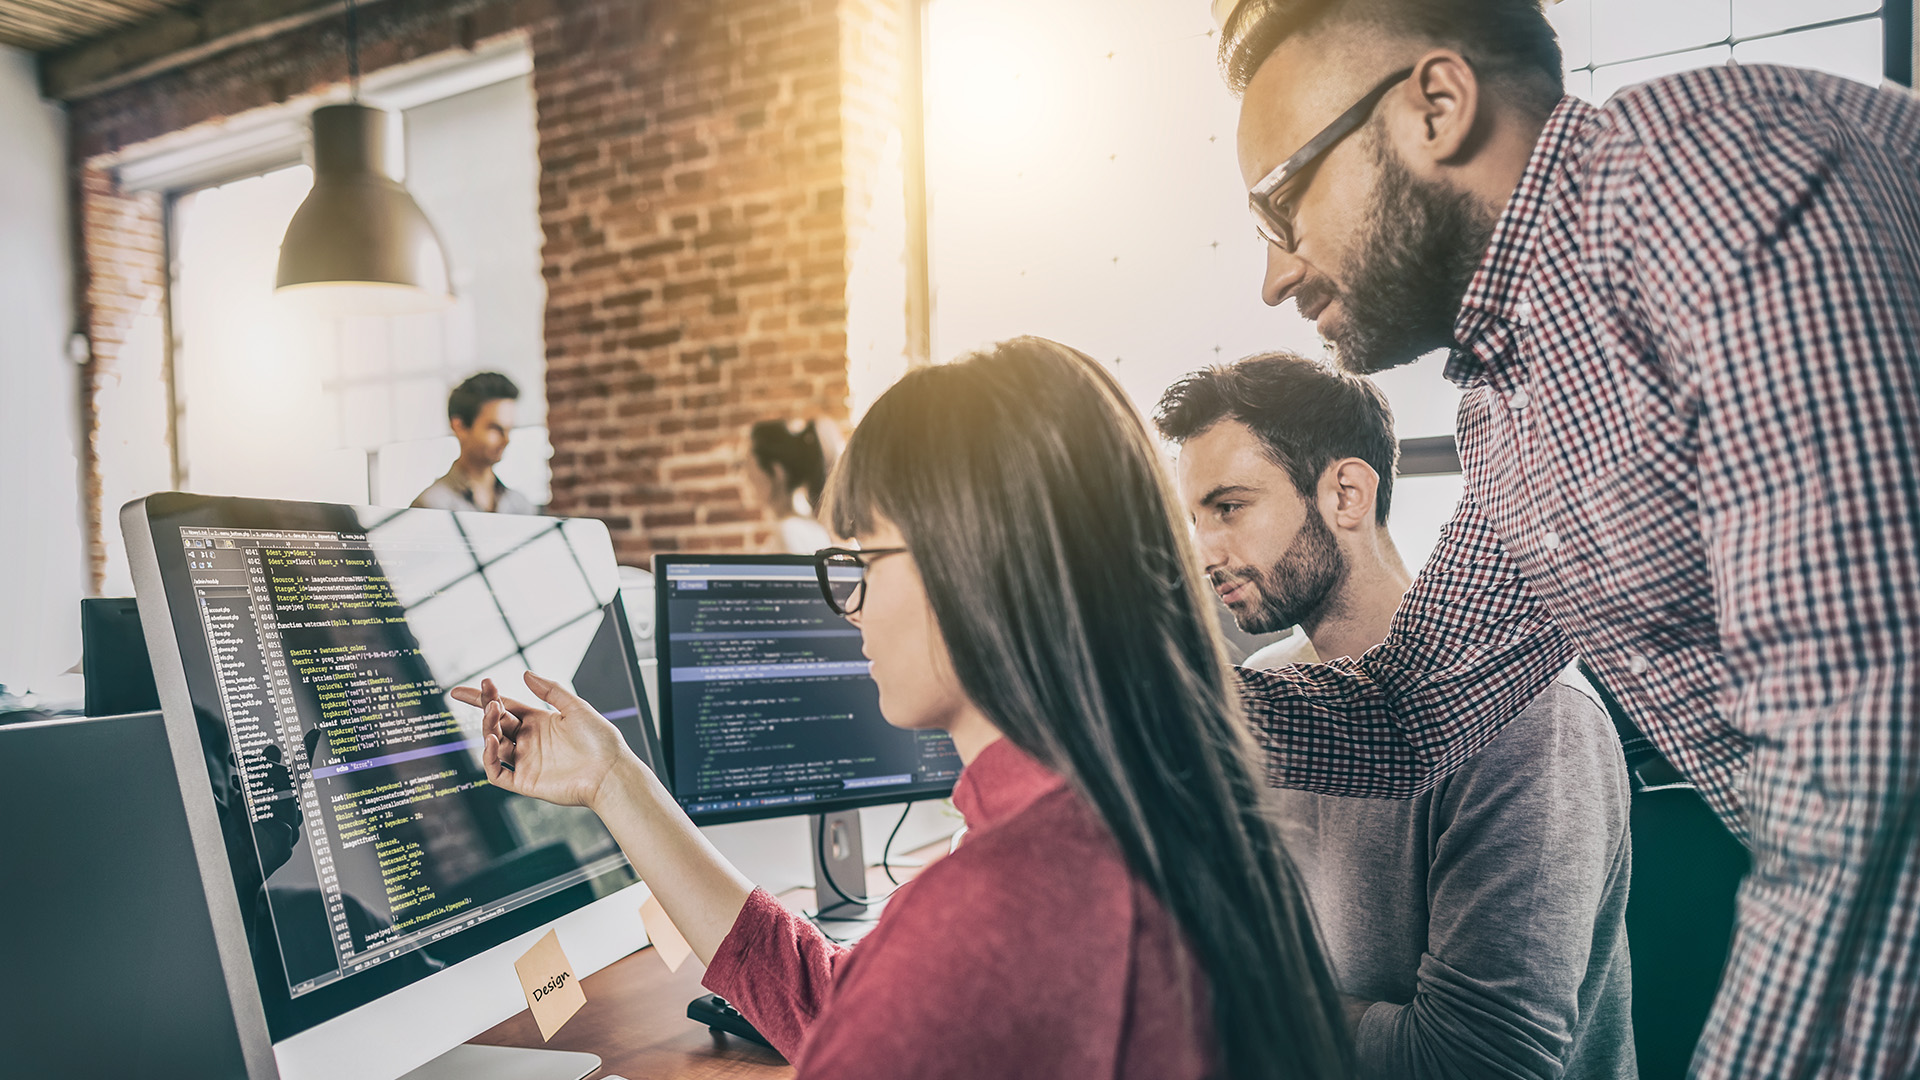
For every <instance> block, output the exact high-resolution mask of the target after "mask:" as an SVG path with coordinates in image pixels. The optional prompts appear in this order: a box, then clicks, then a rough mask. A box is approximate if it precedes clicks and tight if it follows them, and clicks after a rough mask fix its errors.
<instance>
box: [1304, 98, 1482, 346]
mask: <svg viewBox="0 0 1920 1080" xmlns="http://www.w3.org/2000/svg"><path fill="white" fill-rule="evenodd" d="M1367 138H1368V142H1369V143H1370V144H1371V145H1372V147H1373V158H1374V164H1375V167H1376V170H1377V179H1376V185H1377V186H1376V190H1375V196H1376V198H1375V202H1374V204H1373V207H1372V208H1371V210H1370V211H1369V212H1368V214H1367V223H1366V226H1365V228H1364V229H1363V230H1362V231H1361V235H1360V243H1359V248H1358V259H1357V261H1356V263H1355V265H1354V268H1353V270H1352V272H1351V273H1349V274H1348V278H1347V283H1346V287H1345V288H1344V289H1342V290H1340V294H1339V295H1340V300H1341V304H1342V306H1343V307H1344V308H1345V309H1346V310H1345V315H1346V318H1345V319H1343V320H1342V322H1341V325H1339V326H1338V327H1337V328H1335V330H1334V332H1333V334H1332V335H1330V336H1329V338H1328V344H1329V345H1331V346H1332V347H1333V355H1334V360H1335V362H1336V363H1338V364H1339V365H1340V366H1341V367H1342V368H1345V369H1346V370H1348V371H1351V372H1354V373H1355V374H1359V375H1369V374H1372V373H1373V372H1376V371H1385V370H1387V369H1388V368H1393V367H1399V366H1400V365H1402V364H1406V363H1411V362H1412V361H1414V360H1416V359H1418V358H1419V357H1420V356H1422V355H1424V354H1426V353H1429V352H1432V351H1433V350H1435V349H1445V348H1451V347H1452V346H1453V344H1454V338H1453V324H1454V320H1455V318H1456V317H1457V316H1458V315H1459V313H1460V301H1461V300H1462V299H1463V298H1464V297H1465V296H1466V295H1467V286H1468V285H1470V284H1471V283H1472V282H1473V275H1474V272H1475V271H1477V270H1478V269H1479V268H1480V260H1481V259H1482V258H1483V257H1484V256H1485V255H1486V251H1487V245H1488V243H1489V242H1491V241H1492V239H1493V226H1494V219H1493V216H1492V215H1491V214H1489V213H1487V211H1486V209H1485V208H1484V207H1482V206H1481V205H1479V204H1478V203H1476V202H1475V201H1474V200H1473V197H1472V196H1470V195H1468V194H1467V193H1465V192H1463V191H1456V190H1454V189H1452V188H1449V187H1446V186H1445V185H1442V184H1438V183H1434V182H1432V181H1427V180H1421V179H1419V178H1417V177H1415V176H1414V175H1413V174H1412V173H1411V172H1409V171H1407V167H1406V165H1405V164H1403V163H1402V162H1401V161H1400V159H1399V158H1398V157H1396V156H1394V154H1393V151H1392V150H1391V149H1390V148H1389V147H1388V146H1387V144H1386V140H1385V139H1384V138H1383V137H1382V136H1381V133H1380V129H1379V128H1378V127H1373V128H1369V129H1368V136H1367Z"/></svg>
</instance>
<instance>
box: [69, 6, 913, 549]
mask: <svg viewBox="0 0 1920 1080" xmlns="http://www.w3.org/2000/svg"><path fill="white" fill-rule="evenodd" d="M902 2H907V0H654V2H635V0H567V2H561V0H438V2H436V0H389V2H386V3H382V4H378V5H373V6H371V7H369V8H367V9H366V10H365V11H363V12H362V21H361V41H362V50H361V58H362V67H363V69H365V70H368V71H373V70H377V69H379V68H381V67H384V66H387V65H390V64H395V63H400V62H404V61H407V60H411V59H416V58H419V57H423V56H428V55H432V54H434V53H438V52H444V51H446V50H448V49H452V48H459V47H462V46H467V47H471V46H472V45H473V44H474V43H476V42H478V41H482V40H486V39H488V38H492V37H497V36H499V35H501V34H504V33H511V32H519V33H524V34H525V35H526V36H527V40H528V42H529V44H530V46H531V49H532V52H533V59H534V76H533V79H534V93H535V100H536V107H537V110H538V114H539V140H540V166H541V182H540V218H541V224H542V227H543V230H544V233H545V245H544V248H543V273H544V275H545V279H546V284H547V307H546V344H547V364H548V370H547V401H548V426H549V431H550V436H551V439H552V442H553V446H554V457H553V502H552V509H553V511H554V512H555V513H560V514H572V515H585V516H593V517H598V518H601V519H603V520H605V521H606V522H607V523H608V525H609V526H610V527H611V528H612V530H613V533H614V538H615V546H616V549H617V552H618V554H619V556H620V558H621V561H623V562H631V563H638V564H642V565H644V562H645V559H646V558H647V556H648V555H649V554H651V553H652V552H653V551H662V550H717V551H724V550H739V549H746V548H750V547H752V548H758V547H767V546H770V545H771V543H772V540H773V521H772V519H771V517H770V516H769V515H768V514H767V513H766V512H765V511H764V510H762V509H760V508H759V507H755V506H750V505H748V504H747V503H746V502H745V501H744V499H743V492H742V485H741V483H740V475H739V472H738V469H739V463H740V462H741V460H742V458H743V457H744V455H745V451H746V438H745V435H746V429H747V427H748V426H749V425H750V424H751V423H752V422H753V421H755V420H761V419H767V418H774V417H790V416H827V417H831V418H834V419H837V420H844V419H845V417H846V415H847V395H848V392H847V358H846V352H847V333H846V312H847V297H846V293H847V228H848V205H849V201H850V195H849V191H848V184H847V176H848V172H847V170H848V167H849V165H848V163H849V161H852V162H854V163H855V164H854V168H855V170H856V172H857V173H858V172H860V170H861V169H862V166H861V165H860V163H861V162H867V161H870V160H871V159H872V158H873V157H874V156H875V155H876V154H877V151H875V150H874V148H873V146H872V145H871V143H872V141H873V140H874V139H884V138H885V130H884V129H885V121H884V117H882V116H881V113H883V112H884V106H873V108H869V106H870V105H871V104H872V102H873V101H874V100H877V99H875V97H874V94H875V91H874V88H873V87H874V84H875V80H876V79H879V80H884V79H885V78H886V77H888V76H887V74H886V72H887V71H889V70H897V68H889V67H888V64H889V63H890V61H888V60H887V59H886V57H885V52H886V48H887V43H888V42H890V41H895V40H897V35H898V23H899V19H898V17H897V12H896V11H895V8H894V5H896V4H897V3H902ZM890 12H892V13H893V14H889V13H890ZM849 20H856V21H857V24H855V23H850V22H849ZM341 33H342V26H341V25H340V24H339V23H338V22H337V21H336V22H331V23H322V24H318V25H315V26H311V27H307V28H304V29H302V30H300V31H298V32H295V33H292V34H285V35H281V36H279V37H276V38H272V39H269V40H267V41H264V42H259V43H256V44H253V45H249V46H247V47H245V48H242V49H237V50H233V51H230V52H227V53H223V54H219V55H216V56H213V57H210V58H208V59H206V60H204V61H201V62H199V63H196V64H194V65H191V66H189V67H187V68H183V69H180V70H178V71H173V72H169V73H165V74H163V75H160V76H156V77H155V78H152V79H149V80H147V81H145V82H142V83H138V84H135V85H133V86H129V87H125V88H122V89H120V90H116V91H114V92H111V93H108V94H103V95H100V96H98V97H95V98H91V99H88V100H85V101H82V102H77V103H75V104H74V105H73V107H72V108H71V110H70V113H69V117H70V122H71V124H72V146H73V153H74V161H75V170H76V175H78V176H82V177H91V179H90V180H88V181H87V182H88V183H90V184H93V185H94V186H96V187H98V188H99V189H100V190H99V191H98V193H97V196H96V195H94V194H89V196H88V197H89V198H90V199H92V198H97V199H98V200H100V203H99V205H100V206H101V207H106V206H108V205H111V204H113V203H114V202H115V201H118V202H128V201H129V200H128V199H127V198H125V197H123V196H119V195H117V194H116V193H114V192H113V191H112V189H111V183H110V179H109V174H108V173H106V172H102V171H100V168H99V166H100V165H101V164H102V163H103V162H106V161H110V158H109V157H102V156H101V155H110V154H111V153H113V152H114V151H116V150H118V149H120V148H121V147H124V146H127V145H129V144H132V143H134V142H138V141H141V140H144V139H147V138H151V137H154V136H157V135H161V134H165V133H167V132H170V131H174V130H178V129H181V128H185V127H189V126H191V125H193V124H196V123H201V122H204V121H207V120H212V119H218V118H220V117H224V116H228V115H232V114H234V113H238V112H242V111H245V110H247V109H251V108H256V107H260V106H264V105H270V104H273V103H276V102H279V101H284V100H286V99H288V98H290V97H293V96H297V95H300V94H304V93H310V92H313V91H315V90H318V89H322V88H324V87H326V86H328V85H333V84H337V83H339V82H341V81H343V80H344V77H345V64H344V60H343V59H342V57H343V55H344V42H343V39H342V37H341ZM850 43H856V44H857V45H858V48H855V47H853V45H852V44H850ZM876 72H878V73H879V74H875V73H876ZM849 86H853V87H856V88H862V89H859V91H858V93H857V94H854V95H849V94H848V93H847V92H846V89H847V87H849ZM881 96H882V98H883V97H884V95H881ZM850 97H851V99H852V100H853V102H854V104H853V106H851V107H852V108H853V110H854V112H855V113H857V114H859V115H856V116H854V117H853V118H852V119H849V118H848V117H846V116H844V115H843V112H845V111H846V110H847V109H848V108H849V107H850V106H849V105H848V101H849V99H850ZM875 108H877V109H879V110H880V111H879V112H874V111H873V109H875ZM862 110H865V111H864V112H863V111H862ZM868 113H871V114H872V115H867V114H868ZM860 175H865V173H860ZM855 186H856V187H857V186H858V185H857V184H856V185H855ZM852 197H853V198H856V199H859V198H864V197H865V196H864V194H863V193H861V192H857V191H856V192H855V193H854V195H853V196H852ZM142 205H143V206H146V205H147V204H146V203H142ZM863 205H864V204H863ZM857 209H858V208H857V207H856V210H857ZM147 212H148V213H149V214H150V215H151V221H152V222H153V223H157V221H158V217H157V214H158V205H157V203H152V204H151V206H150V207H149V209H148V210H147ZM104 220H105V218H104V217H102V216H100V215H97V214H96V215H88V216H85V217H83V220H82V230H83V237H82V241H81V248H82V255H83V258H82V260H81V263H82V271H81V272H82V275H83V282H82V287H83V290H84V292H85V294H86V295H87V296H88V297H89V298H91V297H93V296H94V294H95V293H96V292H99V293H100V294H101V297H100V299H101V304H100V310H101V311H102V312H105V313H111V312H112V311H114V310H115V308H114V306H113V305H114V303H115V302H116V301H114V300H113V298H112V297H111V296H110V295H108V294H111V293H113V291H114V290H115V289H116V288H117V287H118V286H117V285H116V284H115V283H116V282H123V281H126V280H128V279H127V278H126V277H125V275H124V273H122V272H121V271H120V270H119V269H118V267H119V264H118V263H116V262H115V261H114V255H113V251H112V248H111V244H110V243H109V242H108V239H107V238H106V237H104V236H102V235H99V230H100V228H101V223H102V222H103V221H104ZM109 321H110V320H109ZM89 327H90V330H91V331H92V332H93V333H94V335H95V339H94V351H95V357H96V359H95V363H96V364H98V363H100V362H101V356H102V353H103V350H107V349H110V347H111V346H112V343H113V337H112V327H111V326H110V325H107V324H105V323H101V322H100V321H99V320H97V319H90V321H89ZM95 422H97V418H96V419H95ZM116 509H117V507H107V508H105V512H106V514H107V515H108V516H109V517H110V516H111V514H112V512H113V511H114V510H116ZM101 510H102V508H101V507H100V506H99V505H98V497H97V495H96V496H95V506H94V508H93V511H94V520H95V521H96V523H97V522H99V520H100V514H101ZM108 527H111V526H108ZM97 535H98V534H97V533H96V537H97ZM95 548H96V550H98V549H99V548H100V545H99V543H98V542H97V540H96V543H95Z"/></svg>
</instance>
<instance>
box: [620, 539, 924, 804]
mask: <svg viewBox="0 0 1920 1080" xmlns="http://www.w3.org/2000/svg"><path fill="white" fill-rule="evenodd" d="M854 572H857V571H854ZM654 584H655V590H656V597H657V599H656V603H657V605H658V613H657V615H656V621H655V627H656V636H657V640H658V642H659V661H660V728H661V734H662V743H663V744H664V750H665V758H666V761H667V766H668V770H669V773H670V776H669V780H670V783H671V786H672V788H673V792H674V796H675V798H677V799H678V800H679V802H680V805H681V807H682V808H683V809H685V810H686V812H687V814H688V815H689V816H691V817H692V818H693V819H694V820H695V821H697V822H700V823H701V824H712V823H717V822H724V821H744V820H748V819H751V818H767V817H784V816H787V815H791V814H818V813H826V812H828V811H833V810H842V809H848V808H851V807H857V806H873V805H878V804H881V803H898V802H908V801H911V800H914V799H932V798H941V797H944V796H946V795H947V794H949V793H950V792H951V791H952V790H953V783H954V781H955V780H956V779H957V778H958V777H959V775H960V756H959V754H958V753H956V752H955V751H954V748H953V741H952V740H951V739H949V738H948V737H947V735H946V733H945V732H940V731H908V730H905V729H902V728H896V727H894V726H892V725H891V724H888V723H887V721H886V719H885V718H884V717H882V716H881V715H880V693H879V690H878V688H877V687H875V685H874V682H873V677H872V676H871V675H870V674H869V673H868V667H869V665H868V662H867V659H866V657H865V656H864V655H862V654H861V651H860V631H859V630H857V629H856V628H854V627H853V626H851V625H849V624H848V623H847V621H846V620H845V619H843V618H841V617H840V616H839V615H837V614H835V613H834V611H833V609H832V608H830V607H828V606H827V602H826V598H825V597H824V596H822V595H821V592H820V586H819V583H818V579H817V577H816V576H815V571H814V564H813V559H812V557H810V556H806V555H657V556H655V557H654Z"/></svg>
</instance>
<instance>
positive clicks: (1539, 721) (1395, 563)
mask: <svg viewBox="0 0 1920 1080" xmlns="http://www.w3.org/2000/svg"><path fill="white" fill-rule="evenodd" d="M1155 422H1156V424H1157V425H1158V427H1159V428H1160V433H1161V434H1162V435H1164V436H1166V437H1167V438H1168V439H1171V440H1172V441H1174V442H1175V443H1177V444H1179V447H1180V453H1179V460H1178V464H1177V470H1176V472H1177V476H1178V485H1179V491H1180V499H1181V502H1182V503H1183V504H1184V505H1185V507H1186V510H1187V513H1188V515H1189V516H1190V518H1191V519H1192V521H1193V526H1194V541H1195V542H1194V547H1195V549H1196V553H1197V554H1198V555H1199V557H1200V560H1201V565H1203V566H1204V567H1205V568H1206V571H1207V573H1208V575H1209V577H1211V579H1212V580H1213V582H1214V587H1215V590H1216V591H1217V592H1219V593H1220V594H1221V596H1222V598H1223V599H1224V600H1225V602H1226V604H1227V606H1228V608H1229V609H1230V610H1232V612H1233V614H1234V618H1235V619H1236V621H1238V622H1239V624H1240V628H1241V629H1242V630H1245V631H1247V632H1249V633H1256V634H1268V633H1276V632H1278V631H1281V630H1285V629H1287V628H1288V627H1292V626H1295V625H1296V624H1297V625H1298V626H1300V627H1301V628H1303V629H1304V630H1305V635H1304V636H1300V635H1296V636H1295V637H1294V638H1290V639H1287V640H1285V641H1281V642H1277V643H1275V644H1273V645H1269V646H1268V647H1267V648H1265V649H1262V650H1261V651H1260V652H1259V653H1255V654H1254V655H1253V656H1250V657H1248V658H1247V661H1246V666H1248V667H1269V666H1276V665H1277V664H1279V663H1288V662H1293V663H1317V662H1318V661H1319V659H1320V657H1322V656H1326V657H1335V656H1359V655H1361V654H1362V653H1364V652H1366V651H1367V650H1368V649H1369V648H1371V647H1373V646H1374V645H1377V644H1379V643H1380V642H1381V641H1382V640H1384V639H1385V638H1386V636H1387V627H1388V625H1389V624H1390V623H1391V622H1392V621H1393V613H1394V611H1395V610H1397V609H1398V608H1399V606H1400V600H1401V597H1402V595H1403V594H1404V593H1405V592H1406V591H1407V587H1408V585H1409V584H1410V583H1411V578H1410V576H1409V575H1408V573H1407V568H1406V566H1405V565H1404V564H1403V563H1402V562H1401V561H1400V554H1399V552H1398V551H1396V550H1395V548H1394V544H1393V538H1392V537H1391V536H1389V535H1388V533H1387V512H1388V508H1389V506H1390V505H1391V502H1392V497H1393V469H1394V461H1395V459H1396V458H1397V457H1398V456H1399V444H1398V443H1397V441H1396V440H1395V438H1394V433H1393V414H1392V412H1391V411H1390V410H1389V408H1388V406H1387V402H1386V398H1385V397H1383V396H1382V395H1381V393H1380V391H1379V390H1378V389H1376V388H1375V387H1374V386H1373V384H1371V383H1369V382H1367V381H1366V380H1364V379H1361V378H1358V377H1355V376H1352V375H1345V374H1341V373H1339V372H1336V371H1332V370H1329V369H1327V368H1325V367H1322V366H1320V365H1318V364H1315V363H1314V362H1312V361H1310V360H1307V359H1304V358H1302V357H1299V356H1294V355H1292V354H1288V353H1273V354H1269V355H1265V356H1256V357H1252V358H1250V359H1246V360H1242V361H1240V362H1239V363H1237V364H1234V365H1232V366H1229V367H1215V368H1208V369H1206V370H1203V371H1200V372H1196V373H1195V374H1192V375H1189V376H1187V377H1186V378H1184V379H1182V380H1181V381H1179V382H1177V383H1175V384H1174V385H1173V386H1172V387H1170V388H1169V389H1168V390H1167V392H1166V394H1165V395H1164V396H1162V397H1161V399H1160V405H1159V408H1158V410H1157V413H1156V416H1155ZM1568 677H1569V678H1577V676H1568ZM1275 794H1276V796H1277V797H1278V802H1279V804H1280V807H1281V810H1282V815H1283V820H1284V821H1285V823H1286V826H1287V828H1288V840H1289V850H1290V851H1291V852H1292V854H1293V856H1294V858H1295V860H1296V861H1297V862H1298V863H1299V864H1300V868H1301V874H1302V876H1303V877H1304V878H1305V880H1306V883H1307V893H1308V896H1309V898H1310V899H1311V900H1312V901H1313V907H1314V911H1315V912H1316V913H1317V915H1318V917H1319V922H1320V929H1321V932H1322V934H1323V935H1324V937H1325V939H1326V944H1327V954H1328V959H1329V960H1331V961H1332V963H1333V969H1334V977H1335V980H1336V981H1337V982H1338V983H1339V986H1340V989H1341V992H1342V993H1343V995H1345V997H1346V1001H1347V1017H1348V1022H1349V1023H1350V1024H1352V1025H1353V1033H1354V1043H1355V1049H1356V1053H1357V1056H1358V1059H1359V1070H1358V1076H1360V1077H1362V1078H1365V1080H1374V1078H1378V1080H1389V1078H1414V1080H1428V1078H1440V1077H1449V1078H1456V1077H1457V1078H1460V1080H1469V1078H1479V1077H1528V1078H1534V1077H1537V1078H1541V1080H1551V1078H1554V1077H1566V1078H1567V1080H1633V1078H1634V1077H1636V1076H1637V1075H1638V1072H1637V1070H1636V1068H1635V1060H1634V1043H1633V1018H1632V980H1631V978H1630V961H1629V958H1628V952H1627V934H1626V913H1627V885H1628V877H1629V869H1630V863H1631V856H1630V851H1631V844H1630V840H1629V834H1628V788H1627V769H1626V761H1625V759H1624V758H1623V757H1622V755H1621V750H1620V743H1619V739H1618V737H1617V736H1616V735H1615V733H1614V729H1613V724H1612V722H1611V721H1610V720H1608V719H1607V716H1606V713H1605V712H1604V711H1602V709H1601V708H1600V707H1599V706H1598V705H1597V704H1595V703H1594V702H1593V701H1592V700H1590V699H1589V698H1588V697H1587V696H1586V694H1585V693H1584V692H1583V691H1582V690H1580V689H1576V688H1575V687H1574V686H1573V685H1569V684H1566V683H1561V682H1555V683H1553V684H1551V685H1549V686H1548V687H1547V688H1546V689H1545V690H1543V691H1542V692H1541V693H1540V694H1539V695H1538V696H1537V697H1535V698H1534V699H1533V702H1532V703H1531V704H1529V705H1528V706H1527V707H1526V708H1525V709H1523V710H1521V712H1520V715H1519V716H1518V717H1516V718H1515V719H1514V720H1513V722H1512V723H1510V724H1508V725H1507V726H1506V728H1504V729H1503V730H1502V731H1501V732H1500V735H1499V737H1498V738H1496V739H1494V740H1493V741H1492V742H1491V743H1489V744H1487V746H1486V748H1485V749H1483V750H1481V751H1480V752H1479V753H1478V754H1476V755H1474V756H1473V757H1472V758H1470V759H1468V761H1467V763H1466V764H1464V765H1462V766H1460V768H1459V769H1458V770H1456V771H1455V772H1453V773H1452V774H1451V775H1449V776H1448V777H1446V778H1445V779H1443V780H1441V781H1440V782H1439V783H1437V784H1435V785H1434V786H1433V787H1432V788H1430V789H1428V790H1427V791H1426V792H1424V793H1423V794H1421V795H1418V796H1416V797H1414V798H1413V799H1411V800H1392V799H1351V798H1341V797H1339V796H1333V795H1315V794H1312V793H1309V792H1305V791H1286V790H1281V791H1277V792H1275Z"/></svg>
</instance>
